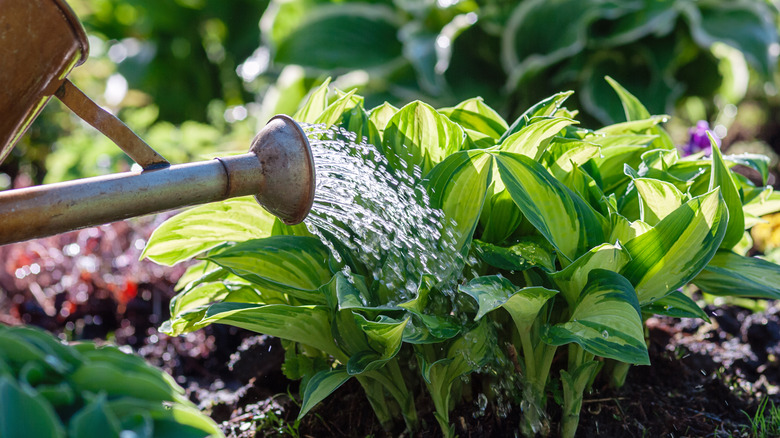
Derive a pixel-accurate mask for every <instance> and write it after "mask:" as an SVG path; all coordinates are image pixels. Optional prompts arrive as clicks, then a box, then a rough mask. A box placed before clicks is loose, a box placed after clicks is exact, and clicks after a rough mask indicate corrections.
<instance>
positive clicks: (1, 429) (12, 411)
mask: <svg viewBox="0 0 780 438" xmlns="http://www.w3.org/2000/svg"><path fill="white" fill-rule="evenodd" d="M0 436H2V437H3V438H27V437H36V438H64V437H65V431H64V428H63V427H62V423H60V421H59V418H58V417H57V414H56V412H54V409H52V407H51V405H49V403H47V402H46V399H44V398H43V397H41V396H40V395H38V394H36V393H35V392H34V390H32V389H31V388H30V389H27V388H24V389H23V388H20V387H19V385H17V383H16V382H15V381H14V379H13V378H12V377H10V376H0Z"/></svg>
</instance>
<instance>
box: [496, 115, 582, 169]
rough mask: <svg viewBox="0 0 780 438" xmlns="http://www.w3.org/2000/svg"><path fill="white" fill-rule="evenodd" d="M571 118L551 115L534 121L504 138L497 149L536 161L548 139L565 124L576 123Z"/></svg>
mask: <svg viewBox="0 0 780 438" xmlns="http://www.w3.org/2000/svg"><path fill="white" fill-rule="evenodd" d="M576 123H577V122H576V121H575V120H572V119H566V118H563V117H552V118H547V119H541V120H539V121H534V122H533V123H531V124H528V125H526V126H525V127H524V128H523V129H520V130H519V131H517V132H515V133H514V134H512V135H510V136H509V137H507V138H506V139H504V140H503V141H502V142H501V144H500V145H499V146H498V149H499V150H501V151H505V152H515V153H518V154H523V155H525V156H527V157H529V158H532V159H533V160H534V161H538V160H539V158H541V157H542V154H543V153H544V151H545V150H546V149H547V146H548V145H549V144H550V140H552V138H553V137H554V136H555V135H556V134H558V133H559V132H561V130H562V129H564V128H566V127H567V126H570V125H573V124H576Z"/></svg>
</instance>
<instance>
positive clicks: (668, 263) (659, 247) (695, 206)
mask: <svg viewBox="0 0 780 438" xmlns="http://www.w3.org/2000/svg"><path fill="white" fill-rule="evenodd" d="M727 214H728V213H727V210H726V205H725V203H724V202H723V200H722V198H721V196H720V191H719V190H717V189H716V190H713V191H711V192H709V193H707V194H705V195H702V196H697V197H696V198H693V199H691V200H690V201H688V202H686V203H685V204H683V205H681V206H680V207H679V208H678V209H677V210H675V211H674V212H672V213H671V214H670V215H668V216H666V218H664V219H663V220H662V221H661V222H659V223H658V224H657V225H656V226H655V227H654V228H652V229H650V230H648V231H647V232H645V233H644V234H642V235H640V236H637V237H635V238H634V239H631V240H629V241H628V242H626V243H625V248H626V250H628V252H629V254H631V257H632V260H631V261H630V262H629V263H628V264H627V265H626V266H625V267H624V268H623V270H622V274H623V275H624V276H625V277H626V278H628V279H629V280H630V281H631V284H633V285H634V288H635V289H636V293H637V295H638V296H639V302H640V303H641V304H642V305H645V304H647V303H651V302H653V301H655V300H657V299H660V298H663V297H665V296H666V295H668V294H669V293H670V292H672V291H674V290H677V289H678V288H680V287H681V286H682V285H684V284H685V283H687V282H689V281H690V280H691V279H692V278H693V277H695V276H696V274H698V273H699V271H701V270H702V269H703V268H704V266H705V265H706V264H707V263H708V262H709V260H710V259H711V258H712V256H713V255H714V254H715V251H717V249H718V247H719V246H720V242H721V241H722V240H723V236H724V235H725V233H726V223H727V220H726V219H727V217H728V216H727Z"/></svg>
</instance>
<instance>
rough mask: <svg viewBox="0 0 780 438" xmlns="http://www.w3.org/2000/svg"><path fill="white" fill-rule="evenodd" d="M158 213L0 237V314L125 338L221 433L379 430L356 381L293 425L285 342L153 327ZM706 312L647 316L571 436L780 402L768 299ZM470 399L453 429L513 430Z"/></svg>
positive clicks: (741, 413)
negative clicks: (641, 332) (643, 354)
mask: <svg viewBox="0 0 780 438" xmlns="http://www.w3.org/2000/svg"><path fill="white" fill-rule="evenodd" d="M161 220H162V218H161V217H148V218H143V219H139V220H133V221H128V222H120V223H116V224H112V225H108V226H102V227H98V228H92V229H87V230H81V231H76V232H72V233H67V234H64V235H61V236H56V237H51V238H47V239H41V240H37V241H31V242H26V243H21V244H14V245H8V246H3V247H0V260H4V269H3V270H2V272H0V288H2V289H3V290H4V291H5V294H3V295H2V296H0V322H2V323H5V324H22V323H26V324H33V325H37V326H40V327H43V328H45V329H47V330H50V331H52V332H54V333H57V334H58V335H60V337H61V338H63V339H68V340H79V339H107V340H108V341H109V342H113V343H116V344H118V345H127V346H129V347H131V348H132V349H133V350H134V351H136V352H137V353H139V354H140V355H141V356H143V357H144V358H145V359H147V360H148V361H149V362H150V363H152V364H154V365H156V366H158V367H161V368H162V369H164V370H165V371H167V372H169V373H170V374H172V375H173V376H174V377H175V379H176V380H177V382H179V384H180V385H182V386H183V387H184V388H186V389H187V391H188V394H189V396H190V398H191V399H192V400H193V401H195V402H196V403H197V404H199V406H200V407H201V408H202V409H204V410H205V411H207V412H208V413H209V414H210V415H211V416H212V418H214V419H215V420H216V421H217V422H218V423H221V424H222V427H223V429H224V430H225V432H226V434H228V435H229V436H242V437H250V436H271V435H275V434H278V433H284V431H285V430H286V431H288V432H289V433H290V434H295V433H297V434H299V435H300V436H366V435H370V434H373V435H376V436H382V435H383V434H384V432H383V431H382V430H381V427H380V426H379V424H378V422H377V421H376V419H375V417H374V414H373V412H372V411H371V408H370V407H369V405H368V403H366V401H365V396H364V395H363V393H362V390H361V389H360V387H359V385H358V384H357V382H355V381H351V382H349V383H348V384H346V385H344V386H343V387H341V388H340V389H338V390H337V391H336V393H335V394H334V395H333V396H332V397H331V398H329V399H327V400H326V401H325V402H323V403H322V404H320V405H319V406H317V407H316V408H315V409H314V410H313V411H312V412H311V413H310V414H309V415H308V416H306V417H305V418H304V419H303V420H301V421H300V423H296V422H295V418H296V416H297V413H298V409H299V403H300V402H299V401H298V400H297V399H295V398H296V397H297V391H298V383H297V382H292V381H289V380H287V379H286V378H285V377H284V375H283V373H282V372H281V364H282V361H283V358H284V354H283V350H282V347H281V344H280V343H279V341H278V340H276V339H274V338H269V337H266V336H260V335H256V334H254V333H251V332H247V331H244V330H240V329H236V328H233V327H229V326H223V325H218V324H216V325H211V326H208V327H206V328H205V329H203V330H199V331H196V332H194V333H190V334H188V335H185V336H181V337H176V338H172V337H169V336H166V335H164V334H162V333H159V332H158V331H157V327H158V326H159V324H160V323H161V322H162V321H164V320H165V319H166V318H167V317H168V302H169V301H170V299H171V297H172V296H173V295H174V293H173V285H174V284H175V282H176V280H177V278H178V276H180V275H181V274H182V272H183V270H184V269H183V267H179V266H177V267H174V268H164V267H161V266H158V265H155V264H153V263H151V262H148V261H138V257H139V255H140V252H141V250H142V248H143V245H144V243H145V242H146V239H148V237H149V235H150V233H151V231H152V230H153V229H154V228H155V227H156V226H157V225H158V224H159V223H160V222H161ZM705 310H706V311H707V313H708V314H709V315H710V316H711V319H712V323H709V324H708V323H705V322H702V321H699V320H679V319H672V318H653V319H651V320H649V321H648V323H647V326H648V330H649V339H650V344H649V352H650V359H651V362H652V366H650V367H633V368H632V369H631V371H630V375H629V378H628V379H627V383H626V385H625V386H624V387H623V388H621V389H619V390H613V389H610V388H609V387H607V386H606V385H605V384H603V383H599V382H597V383H596V385H594V387H595V388H597V390H596V391H594V392H593V393H591V394H586V396H585V400H584V403H583V410H582V414H581V422H580V428H579V431H578V436H631V437H634V436H635V437H641V436H675V437H679V436H697V437H698V436H749V435H750V433H749V431H750V418H752V417H754V416H755V413H756V410H757V408H758V405H759V402H760V401H761V400H762V399H763V398H764V397H766V396H768V397H769V398H770V400H772V401H773V402H774V403H775V404H778V403H780V394H779V393H778V385H780V362H778V360H777V357H778V356H779V355H780V306H778V305H777V304H776V303H775V304H774V305H772V303H770V304H769V305H768V306H767V308H766V310H764V311H762V312H758V313H753V312H752V311H750V310H748V309H743V308H741V307H737V306H728V305H727V306H719V307H717V308H716V307H713V306H708V307H707V308H705ZM477 384H478V383H477V382H476V379H475V382H474V383H473V386H474V388H473V389H474V394H477V393H478V388H477V387H476V385H477ZM478 402H479V398H478V397H477V398H474V400H472V401H471V402H467V403H465V404H463V405H461V406H458V407H457V408H456V409H455V410H454V412H453V413H452V415H451V421H452V422H453V423H454V424H455V426H456V432H457V433H458V435H459V436H462V437H469V436H480V437H482V436H508V435H511V434H512V433H513V431H514V430H517V428H518V424H517V412H516V411H513V412H510V414H509V415H508V416H506V417H504V418H502V417H500V416H499V415H497V413H496V409H495V406H492V405H491V404H490V403H488V404H487V405H486V406H484V405H483V406H480V405H479V403H478ZM417 405H418V408H419V409H420V411H421V412H426V411H427V412H428V413H427V414H426V415H423V416H422V422H423V426H424V427H423V432H422V435H421V436H439V427H438V425H437V423H436V421H435V419H434V417H433V415H432V413H431V412H432V410H433V408H432V405H431V403H430V402H428V401H427V400H418V401H417ZM481 408H482V409H481ZM555 415H556V413H555V411H554V410H553V411H552V418H551V421H552V428H553V430H555V427H556V424H555V422H556V418H555ZM256 430H259V431H257V432H256ZM398 432H400V431H393V432H392V435H395V434H397V433H398ZM553 435H554V434H553Z"/></svg>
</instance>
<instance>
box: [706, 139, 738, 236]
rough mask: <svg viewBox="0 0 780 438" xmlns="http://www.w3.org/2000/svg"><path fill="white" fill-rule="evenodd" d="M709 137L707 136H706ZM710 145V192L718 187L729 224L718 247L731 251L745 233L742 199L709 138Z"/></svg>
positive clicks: (715, 144) (718, 151) (714, 143)
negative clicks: (727, 212) (727, 211)
mask: <svg viewBox="0 0 780 438" xmlns="http://www.w3.org/2000/svg"><path fill="white" fill-rule="evenodd" d="M708 135H709V134H708ZM710 144H711V145H712V171H711V173H710V190H712V189H714V188H716V187H720V193H721V195H723V200H724V201H725V202H726V207H727V208H728V210H729V223H728V226H727V227H726V235H725V236H724V237H723V241H722V242H721V244H720V246H721V248H723V249H732V248H733V247H734V246H735V245H736V244H738V243H739V241H740V240H742V234H743V233H744V232H745V214H744V212H743V211H742V198H741V197H740V195H739V188H738V187H737V184H736V182H735V181H734V179H733V178H732V177H731V171H730V170H729V168H728V167H727V166H726V163H725V162H724V161H723V156H722V155H721V154H720V149H719V148H718V144H717V143H716V142H715V139H714V138H712V136H710Z"/></svg>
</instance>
